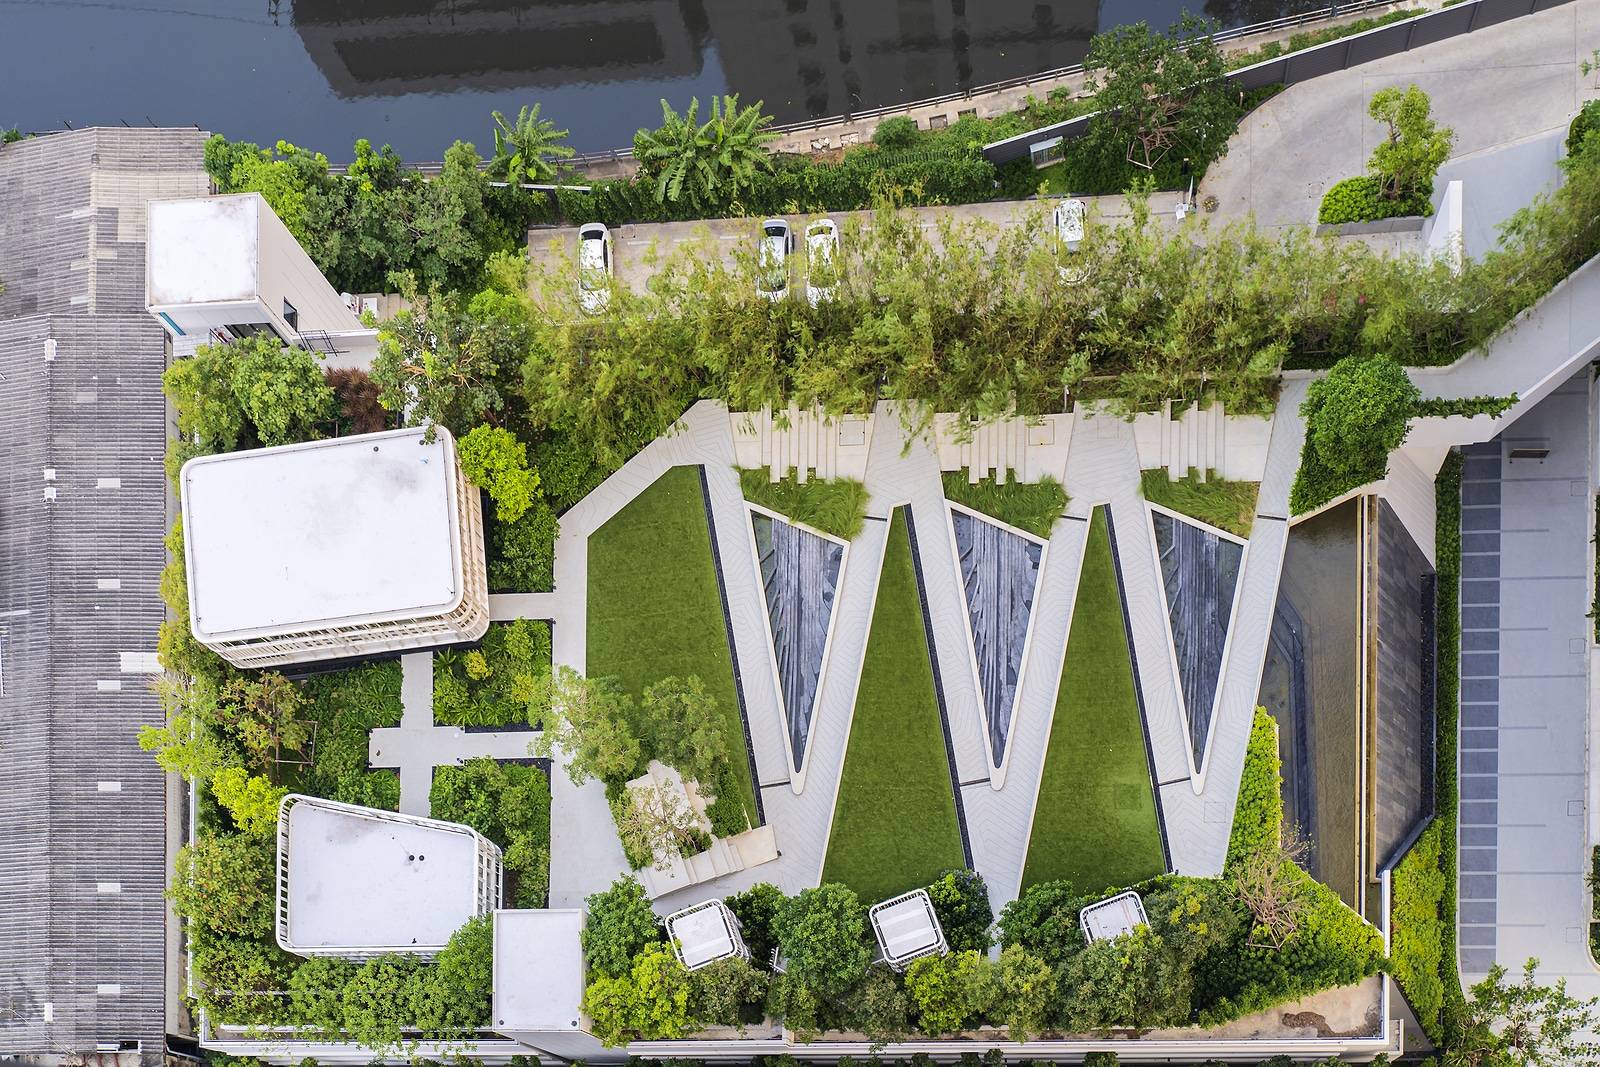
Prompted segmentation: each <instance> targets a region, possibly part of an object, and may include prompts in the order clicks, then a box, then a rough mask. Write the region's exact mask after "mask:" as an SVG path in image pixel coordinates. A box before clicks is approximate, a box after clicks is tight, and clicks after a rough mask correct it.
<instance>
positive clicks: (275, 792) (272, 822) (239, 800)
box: [211, 767, 288, 837]
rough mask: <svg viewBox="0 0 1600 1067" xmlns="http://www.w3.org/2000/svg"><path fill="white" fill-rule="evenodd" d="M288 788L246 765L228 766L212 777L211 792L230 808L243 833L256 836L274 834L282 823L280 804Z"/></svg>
mask: <svg viewBox="0 0 1600 1067" xmlns="http://www.w3.org/2000/svg"><path fill="white" fill-rule="evenodd" d="M286 792H288V790H286V789H283V788H280V787H279V786H275V785H273V784H272V782H271V780H270V779H268V778H266V777H264V776H262V775H252V774H251V773H250V772H249V771H247V770H245V769H244V768H243V767H224V768H222V769H221V770H220V771H218V772H217V773H216V774H214V775H212V776H211V795H212V796H214V797H216V798H217V803H218V804H221V805H222V806H223V807H224V808H225V809H227V812H228V816H229V818H231V819H233V825H235V826H237V827H238V828H239V832H240V833H244V834H250V835H252V836H256V837H265V836H267V835H268V834H271V833H272V831H273V830H275V829H276V828H277V825H278V804H279V803H280V802H281V801H282V800H283V797H284V794H285V793H286Z"/></svg>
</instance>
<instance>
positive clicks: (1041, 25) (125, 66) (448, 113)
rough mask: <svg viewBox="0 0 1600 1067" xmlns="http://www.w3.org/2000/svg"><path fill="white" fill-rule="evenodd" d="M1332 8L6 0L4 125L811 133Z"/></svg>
mask: <svg viewBox="0 0 1600 1067" xmlns="http://www.w3.org/2000/svg"><path fill="white" fill-rule="evenodd" d="M1321 6H1325V5H1323V4H1319V3H1316V2H1314V0H1055V2H1048V0H0V49H3V54H4V55H5V61H4V62H3V63H0V128H9V127H11V126H17V127H20V128H21V129H22V130H24V131H30V130H53V129H62V128H63V127H64V126H65V125H67V124H70V125H72V126H74V127H80V126H85V125H117V124H119V123H123V122H126V123H130V124H133V125H144V124H148V123H154V124H156V125H190V124H194V125H199V126H201V127H203V128H205V129H209V130H213V131H217V132H221V133H225V134H227V135H228V136H229V137H233V138H244V139H248V140H253V141H258V142H261V143H270V142H272V141H275V140H277V139H278V138H283V139H286V140H289V141H293V142H295V143H297V144H300V145H303V146H305V147H309V148H314V149H317V150H319V151H322V152H326V153H327V154H328V156H329V158H330V159H332V160H334V161H335V162H340V161H343V160H346V159H348V158H349V154H350V145H351V144H352V143H353V142H354V140H355V139H356V138H357V137H368V138H370V139H372V140H373V141H374V142H375V143H383V142H388V143H390V144H392V145H393V146H394V147H395V149H396V150H397V151H399V152H400V153H401V154H402V155H403V156H405V157H407V158H409V159H416V160H434V159H439V158H440V157H441V156H442V154H443V152H444V149H445V147H446V146H448V145H449V144H450V142H451V141H453V140H455V139H456V138H458V137H459V138H462V139H464V140H470V141H473V142H474V143H475V144H476V145H477V146H478V149H479V151H480V152H483V153H484V154H488V149H489V146H490V145H491V144H492V143H493V141H492V137H491V133H490V131H491V123H490V120H489V112H490V111H491V110H495V109H498V110H500V111H503V112H506V113H508V114H510V113H515V112H516V110H517V108H518V107H519V106H521V105H523V104H533V103H536V102H542V103H543V105H544V114H545V115H546V116H547V117H549V118H552V119H554V120H556V122H557V123H558V124H559V125H561V126H562V127H565V128H568V129H570V130H571V131H572V136H571V143H572V144H573V145H574V146H575V147H576V148H578V149H579V150H580V151H596V150H602V149H608V148H615V147H625V146H627V145H628V144H630V143H631V141H632V137H633V133H634V131H635V130H636V129H638V128H639V127H641V126H654V125H657V124H658V123H659V120H660V114H661V112H660V104H659V103H658V101H659V100H660V99H661V98H663V97H665V98H666V99H667V100H669V101H671V102H672V103H673V105H674V106H675V107H682V106H683V105H684V104H686V103H687V102H688V100H689V98H690V97H692V96H699V97H700V98H701V100H702V102H706V101H708V98H709V97H710V96H712V95H714V94H717V93H723V92H735V93H739V94H740V96H741V97H742V99H743V100H745V101H746V102H753V101H756V100H761V101H763V102H764V103H765V109H766V110H767V111H768V112H769V113H771V114H773V115H774V116H776V118H777V120H778V122H780V123H784V122H797V121H801V120H804V119H807V118H821V117H825V116H830V115H836V114H841V113H845V112H849V111H859V110H863V109H866V108H872V107H878V106H882V105H888V104H893V103H897V102H905V101H912V100H918V99H922V98H925V97H929V96H936V95H939V94H942V93H948V92H954V91H957V90H961V89H966V88H970V87H972V86H975V85H982V84H985V83H988V82H993V81H997V80H1001V79H1005V78H1009V77H1013V76H1017V75H1024V74H1031V73H1034V72H1037V71H1041V70H1047V69H1050V68H1053V67H1060V66H1065V65H1068V64H1071V63H1076V62H1078V61H1079V60H1081V59H1082V58H1083V55H1084V52H1085V51H1086V49H1087V45H1088V41H1089V38H1090V37H1091V36H1092V35H1093V34H1094V33H1095V32H1097V31H1098V30H1102V29H1106V28H1108V27H1110V26H1113V25H1116V24H1119V23H1131V22H1137V21H1139V20H1141V19H1142V20H1145V21H1148V22H1150V23H1151V24H1152V25H1159V26H1165V25H1168V24H1170V23H1171V22H1172V21H1173V20H1174V19H1176V18H1177V17H1178V15H1179V14H1180V12H1181V11H1182V10H1183V9H1184V8H1185V7H1187V8H1190V9H1192V10H1196V11H1197V13H1201V12H1203V13H1204V14H1205V15H1207V16H1208V17H1211V18H1214V19H1216V20H1218V21H1219V22H1220V23H1222V24H1223V25H1224V26H1237V25H1242V24H1246V23H1252V22H1258V21H1261V20H1263V19H1268V18H1274V17H1277V16H1279V15H1282V14H1285V13H1289V12H1294V11H1303V10H1310V9H1312V8H1316V7H1321Z"/></svg>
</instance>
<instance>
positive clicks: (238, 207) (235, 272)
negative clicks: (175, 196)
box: [145, 193, 262, 307]
mask: <svg viewBox="0 0 1600 1067" xmlns="http://www.w3.org/2000/svg"><path fill="white" fill-rule="evenodd" d="M261 204H262V200H261V198H260V196H258V195H256V194H254V193H248V194H242V195H234V196H205V197H195V198H192V199H188V200H152V201H151V202H150V205H149V215H148V219H147V221H148V223H149V232H148V234H147V243H146V246H145V248H146V251H145V299H146V301H147V302H148V303H149V304H151V305H152V306H157V307H159V306H163V305H168V304H206V303H216V302H222V301H237V300H254V299H255V298H256V296H257V295H258V294H259V292H260V285H259V284H258V281H259V277H258V273H259V266H260V263H261V219H260V208H261Z"/></svg>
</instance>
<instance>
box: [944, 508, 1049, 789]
mask: <svg viewBox="0 0 1600 1067" xmlns="http://www.w3.org/2000/svg"><path fill="white" fill-rule="evenodd" d="M950 520H951V524H952V526H953V528H954V530H955V538H956V557H957V562H958V564H959V565H960V567H961V588H962V592H963V594H964V595H965V598H966V607H967V621H968V624H969V625H970V627H971V634H972V650H973V655H974V656H975V657H976V659H977V663H978V689H979V694H978V695H979V697H980V698H981V699H982V702H983V713H984V721H985V723H986V724H987V729H988V735H989V757H990V759H991V760H993V763H994V766H996V767H999V766H1000V764H1001V762H1002V761H1003V760H1004V758H1005V751H1006V742H1007V741H1008V740H1009V739H1010V736H1011V716H1012V712H1013V711H1014V709H1015V707H1016V702H1017V684H1018V682H1019V680H1020V675H1021V666H1022V652H1023V649H1024V647H1026V643H1027V640H1028V626H1029V623H1030V622H1031V621H1032V619H1033V600H1034V594H1035V593H1036V591H1037V589H1038V585H1039V563H1040V560H1041V559H1042V558H1043V556H1044V548H1043V546H1042V545H1040V544H1039V543H1038V542H1036V541H1030V540H1028V539H1027V538H1026V537H1021V536H1019V535H1017V534H1014V533H1012V532H1011V531H1010V530H1006V529H1002V528H1001V527H999V526H996V525H995V524H994V523H992V522H985V521H984V520H982V519H980V518H977V517H976V516H973V515H969V514H967V513H966V512H964V511H955V510H952V511H951V513H950Z"/></svg>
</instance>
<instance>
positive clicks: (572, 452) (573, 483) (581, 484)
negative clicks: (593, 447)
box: [533, 433, 615, 513]
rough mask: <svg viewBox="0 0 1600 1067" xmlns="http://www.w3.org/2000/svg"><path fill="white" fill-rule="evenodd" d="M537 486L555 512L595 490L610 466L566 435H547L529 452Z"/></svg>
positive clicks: (563, 509) (579, 442) (611, 468)
mask: <svg viewBox="0 0 1600 1067" xmlns="http://www.w3.org/2000/svg"><path fill="white" fill-rule="evenodd" d="M533 466H534V468H535V469H536V470H537V471H538V472H539V487H540V488H541V489H543V490H544V495H545V499H547V500H549V501H550V506H551V507H553V508H555V510H556V511H557V512H558V513H559V512H562V511H565V510H566V509H567V508H570V507H571V506H572V505H574V504H576V503H577V502H578V501H580V500H582V499H583V498H584V497H586V496H588V495H589V494H590V493H592V492H593V491H594V490H595V487H596V486H598V485H599V484H600V483H601V482H603V481H604V480H605V478H606V476H607V475H608V474H610V473H611V472H612V470H614V469H615V468H614V467H607V466H605V465H604V464H602V463H600V462H599V460H597V459H596V457H595V456H594V454H593V453H592V452H590V451H589V450H588V448H587V447H585V446H584V444H583V443H582V442H581V441H579V440H578V439H576V438H574V437H572V436H571V435H569V434H564V433H549V434H546V435H545V436H544V438H543V439H542V440H541V441H540V442H539V445H538V447H536V448H535V449H534V450H533Z"/></svg>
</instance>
